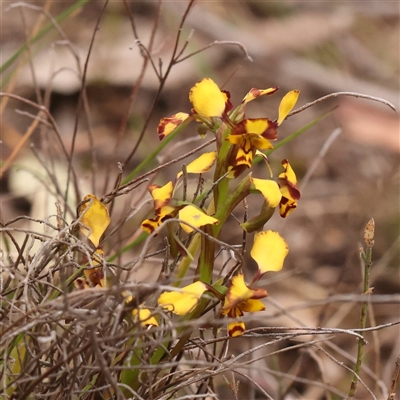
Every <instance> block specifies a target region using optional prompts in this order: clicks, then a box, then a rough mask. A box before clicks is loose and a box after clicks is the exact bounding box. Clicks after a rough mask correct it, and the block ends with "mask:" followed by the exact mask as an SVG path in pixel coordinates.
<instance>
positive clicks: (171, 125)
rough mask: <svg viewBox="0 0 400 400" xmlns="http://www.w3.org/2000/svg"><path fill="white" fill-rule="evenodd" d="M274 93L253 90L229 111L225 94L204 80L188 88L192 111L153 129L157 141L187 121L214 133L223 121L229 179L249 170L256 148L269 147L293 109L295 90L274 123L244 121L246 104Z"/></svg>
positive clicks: (209, 81) (274, 89)
mask: <svg viewBox="0 0 400 400" xmlns="http://www.w3.org/2000/svg"><path fill="white" fill-rule="evenodd" d="M277 90H278V88H277V87H273V88H268V89H256V88H253V89H251V90H250V91H249V93H247V95H246V96H245V97H244V98H243V100H242V102H241V103H240V104H239V105H238V106H237V107H236V108H235V109H233V106H232V104H231V102H230V100H229V99H230V94H229V92H227V91H223V90H220V89H219V87H218V85H217V84H216V83H215V82H214V81H213V80H212V79H210V78H204V79H203V80H201V81H200V82H198V83H196V84H195V85H194V86H193V87H192V88H191V89H190V92H189V100H190V102H191V103H192V105H193V109H192V112H191V113H190V114H188V113H182V112H179V113H177V114H174V115H172V116H171V117H167V118H163V119H161V121H160V123H159V125H158V128H157V130H158V135H159V138H160V140H162V139H163V138H164V137H166V136H167V135H169V134H170V133H171V132H172V131H173V130H174V129H175V128H176V127H178V126H179V125H180V124H182V123H183V122H184V121H186V120H187V119H188V118H193V119H196V120H197V121H200V122H203V123H204V124H205V125H206V126H207V127H208V128H209V129H210V130H214V131H215V128H216V127H217V126H219V124H220V123H221V121H223V122H224V123H225V124H226V126H227V127H229V129H230V133H229V134H228V136H227V137H226V140H228V141H229V142H230V143H232V144H233V145H234V148H233V149H232V151H231V154H230V157H229V163H230V170H231V173H230V177H236V176H238V175H239V174H240V172H241V171H242V170H243V169H244V168H250V167H251V165H252V161H253V156H254V153H255V151H256V150H257V149H258V150H267V149H272V148H273V146H272V144H271V142H270V141H271V140H276V139H277V128H278V126H279V125H281V123H282V122H283V120H284V119H285V118H286V117H287V116H288V114H289V113H290V111H291V110H292V109H293V107H294V106H295V104H296V101H297V99H298V97H299V93H300V92H299V91H298V90H292V91H290V92H288V93H287V94H286V95H285V96H284V97H283V99H282V101H281V103H280V106H279V110H278V118H277V120H276V121H271V120H270V119H268V118H245V106H246V104H247V103H249V102H250V101H252V100H254V99H256V98H258V97H260V96H264V95H271V94H273V93H275V92H276V91H277Z"/></svg>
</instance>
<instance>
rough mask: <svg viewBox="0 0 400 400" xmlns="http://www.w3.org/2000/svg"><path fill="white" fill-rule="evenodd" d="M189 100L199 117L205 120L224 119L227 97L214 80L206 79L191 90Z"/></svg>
mask: <svg viewBox="0 0 400 400" xmlns="http://www.w3.org/2000/svg"><path fill="white" fill-rule="evenodd" d="M189 100H190V102H191V103H192V104H193V107H194V110H195V112H196V113H197V114H198V115H200V116H202V117H204V118H212V117H222V115H223V114H224V111H225V106H226V100H227V95H226V94H224V93H223V92H221V90H220V88H219V87H218V85H217V84H216V83H215V82H214V81H213V80H212V79H210V78H204V79H203V80H201V81H200V82H198V83H196V84H195V85H194V86H193V87H192V88H191V89H190V92H189Z"/></svg>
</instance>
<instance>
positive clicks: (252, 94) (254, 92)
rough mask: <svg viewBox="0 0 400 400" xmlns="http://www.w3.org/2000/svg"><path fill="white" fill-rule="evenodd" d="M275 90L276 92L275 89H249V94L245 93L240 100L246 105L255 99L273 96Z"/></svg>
mask: <svg viewBox="0 0 400 400" xmlns="http://www.w3.org/2000/svg"><path fill="white" fill-rule="evenodd" d="M277 90H278V88H277V87H273V88H268V89H256V88H252V89H250V91H249V93H247V94H246V96H244V99H243V100H242V103H244V104H246V103H248V102H249V101H252V100H254V99H257V98H258V97H260V96H264V95H271V94H274V93H275V92H276V91H277Z"/></svg>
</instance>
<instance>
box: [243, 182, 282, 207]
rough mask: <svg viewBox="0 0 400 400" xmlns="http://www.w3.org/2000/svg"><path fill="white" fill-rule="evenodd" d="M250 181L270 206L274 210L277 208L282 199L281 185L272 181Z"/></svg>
mask: <svg viewBox="0 0 400 400" xmlns="http://www.w3.org/2000/svg"><path fill="white" fill-rule="evenodd" d="M250 179H251V182H252V184H253V185H254V187H255V188H256V189H257V190H259V191H260V192H261V193H262V195H263V196H264V198H265V200H266V201H267V203H268V205H269V206H270V207H272V208H275V207H276V206H277V205H278V204H279V202H280V201H281V198H282V193H281V191H280V189H279V185H278V184H277V183H276V182H275V181H272V180H271V179H257V178H250Z"/></svg>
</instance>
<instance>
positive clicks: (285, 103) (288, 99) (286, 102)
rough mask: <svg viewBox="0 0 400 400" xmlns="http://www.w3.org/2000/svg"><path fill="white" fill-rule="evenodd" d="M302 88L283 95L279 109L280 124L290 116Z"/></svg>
mask: <svg viewBox="0 0 400 400" xmlns="http://www.w3.org/2000/svg"><path fill="white" fill-rule="evenodd" d="M299 95H300V90H291V91H290V92H288V93H286V94H285V96H283V98H282V101H281V103H280V105H279V111H278V121H277V122H278V125H280V124H281V123H282V122H283V121H284V120H285V118H286V117H287V116H288V114H289V113H290V111H292V109H293V107H294V106H295V104H296V102H297V99H298V98H299Z"/></svg>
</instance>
